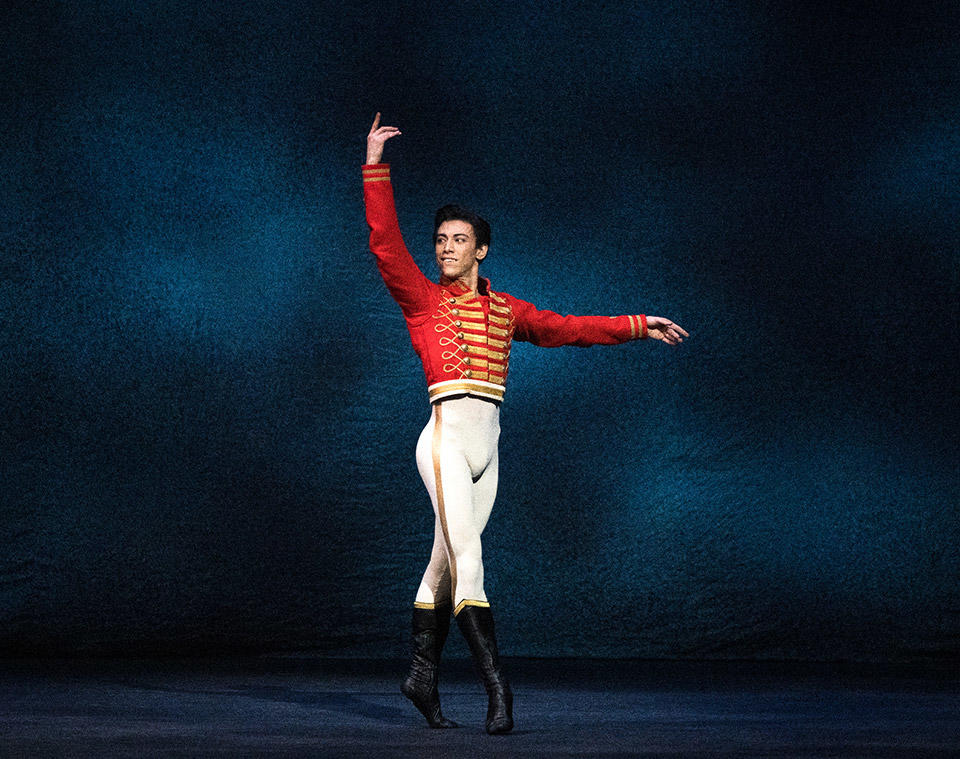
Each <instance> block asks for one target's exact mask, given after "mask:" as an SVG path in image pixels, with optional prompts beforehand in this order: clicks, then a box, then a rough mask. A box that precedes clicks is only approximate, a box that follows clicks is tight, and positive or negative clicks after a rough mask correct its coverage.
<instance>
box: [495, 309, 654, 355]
mask: <svg viewBox="0 0 960 759" xmlns="http://www.w3.org/2000/svg"><path fill="white" fill-rule="evenodd" d="M510 305H511V308H512V310H513V315H514V325H515V330H514V333H513V336H514V339H516V340H523V341H524V342H528V343H533V344H534V345H539V346H542V347H544V348H556V347H559V346H561V345H577V346H579V347H581V348H585V347H587V346H589V345H618V344H619V343H625V342H627V341H629V340H637V339H640V338H644V337H646V336H647V317H646V316H644V315H643V314H635V315H630V316H561V315H560V314H558V313H554V312H553V311H541V310H540V309H538V308H537V307H536V306H534V305H533V304H532V303H527V302H526V301H524V300H520V299H519V298H514V297H512V296H510Z"/></svg>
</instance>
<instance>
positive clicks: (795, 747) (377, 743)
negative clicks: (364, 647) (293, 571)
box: [0, 656, 960, 759]
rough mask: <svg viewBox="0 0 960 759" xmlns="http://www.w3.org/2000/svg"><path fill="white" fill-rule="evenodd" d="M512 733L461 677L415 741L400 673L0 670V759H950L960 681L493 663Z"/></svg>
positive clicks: (684, 665)
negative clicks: (488, 726)
mask: <svg viewBox="0 0 960 759" xmlns="http://www.w3.org/2000/svg"><path fill="white" fill-rule="evenodd" d="M505 668H506V670H507V672H508V674H509V675H510V678H511V680H512V683H513V689H514V692H515V694H516V702H515V707H514V717H515V721H516V729H515V730H514V732H513V733H512V734H511V735H508V736H497V737H491V736H488V735H486V733H485V732H484V730H483V717H484V715H485V711H486V698H485V696H484V695H483V694H482V692H481V690H480V686H479V685H478V684H477V683H476V681H475V680H474V679H473V674H472V671H471V670H470V668H469V663H468V662H465V661H462V660H458V661H453V662H450V663H448V664H446V669H445V671H444V679H443V681H442V682H441V697H442V700H443V708H444V713H445V714H446V715H447V716H448V717H450V718H451V719H455V720H457V721H458V722H460V723H461V725H462V727H460V728H459V729H456V730H430V729H429V728H427V727H426V724H425V723H424V722H423V720H422V717H420V715H419V714H418V713H416V711H415V710H414V709H413V707H412V706H411V705H410V704H409V703H408V702H407V701H406V700H405V699H404V698H403V697H402V696H401V695H400V693H399V690H398V686H399V682H400V679H401V677H402V675H403V674H404V669H405V663H404V662H399V661H398V662H385V661H349V660H343V659H320V658H315V657H306V656H303V657H301V656H271V657H256V658H249V659H209V658H203V659H162V660H92V659H84V660H70V661H67V660H29V661H27V660H6V661H0V756H3V757H47V756H58V757H87V756H89V757H113V756H135V757H139V758H143V757H160V756H162V757H207V756H219V757H279V756H282V757H354V756H356V757H361V756H370V757H394V756H410V757H487V756H497V757H509V756H524V757H601V756H602V757H626V756H636V757H890V758H891V759H894V758H895V759H904V758H905V757H957V756H960V666H958V665H957V663H956V662H952V663H949V664H936V665H933V664H930V665H917V666H871V665H825V664H816V665H811V664H775V663H760V664H758V663H745V662H744V663H741V662H734V663H730V662H725V663H691V662H648V661H600V662H594V661H588V660H525V659H507V660H505Z"/></svg>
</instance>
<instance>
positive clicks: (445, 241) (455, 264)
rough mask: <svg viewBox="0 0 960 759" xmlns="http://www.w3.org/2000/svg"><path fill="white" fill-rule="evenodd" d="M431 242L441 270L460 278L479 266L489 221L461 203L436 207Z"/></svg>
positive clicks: (487, 240) (487, 243)
mask: <svg viewBox="0 0 960 759" xmlns="http://www.w3.org/2000/svg"><path fill="white" fill-rule="evenodd" d="M433 243H434V250H435V252H436V255H437V266H438V267H440V273H441V274H442V275H443V276H445V277H447V278H448V279H452V280H453V279H459V278H460V277H462V276H463V275H465V274H467V273H468V272H469V271H470V270H471V269H473V267H474V266H477V267H479V265H480V261H482V260H483V259H484V258H485V257H486V255H487V251H489V249H490V225H489V224H488V223H487V222H486V220H485V219H483V218H482V217H481V216H479V215H477V214H475V213H474V212H473V211H469V210H467V209H466V208H461V207H460V206H454V205H448V206H444V207H443V208H441V209H439V210H438V211H437V213H436V216H434V220H433Z"/></svg>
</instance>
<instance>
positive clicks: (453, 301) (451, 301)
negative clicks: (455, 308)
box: [447, 298, 457, 303]
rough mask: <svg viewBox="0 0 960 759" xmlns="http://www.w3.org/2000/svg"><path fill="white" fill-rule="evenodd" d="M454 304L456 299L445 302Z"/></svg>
mask: <svg viewBox="0 0 960 759" xmlns="http://www.w3.org/2000/svg"><path fill="white" fill-rule="evenodd" d="M456 302H457V299H456V298H451V299H450V300H448V301H447V303H456Z"/></svg>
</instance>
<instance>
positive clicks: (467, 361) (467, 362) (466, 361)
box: [463, 356, 470, 364]
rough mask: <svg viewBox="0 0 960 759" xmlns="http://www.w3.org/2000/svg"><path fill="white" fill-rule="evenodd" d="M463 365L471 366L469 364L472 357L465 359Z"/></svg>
mask: <svg viewBox="0 0 960 759" xmlns="http://www.w3.org/2000/svg"><path fill="white" fill-rule="evenodd" d="M463 363H465V364H469V363H470V356H467V357H466V358H465V359H463Z"/></svg>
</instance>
